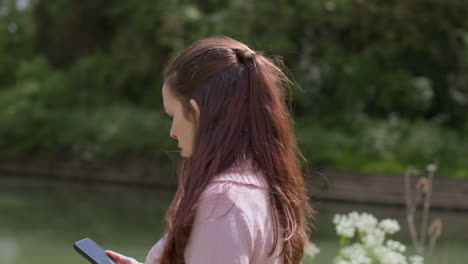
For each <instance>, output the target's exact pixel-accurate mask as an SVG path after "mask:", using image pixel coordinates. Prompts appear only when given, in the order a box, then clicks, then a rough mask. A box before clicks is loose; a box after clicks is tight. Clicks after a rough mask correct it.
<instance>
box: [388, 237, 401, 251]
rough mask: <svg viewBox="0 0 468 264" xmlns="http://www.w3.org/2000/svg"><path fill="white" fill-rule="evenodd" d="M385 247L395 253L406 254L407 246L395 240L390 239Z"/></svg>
mask: <svg viewBox="0 0 468 264" xmlns="http://www.w3.org/2000/svg"><path fill="white" fill-rule="evenodd" d="M385 245H387V247H388V248H390V249H391V250H394V251H398V252H405V251H406V247H405V245H403V244H402V243H400V242H398V241H395V240H391V239H389V240H387V242H386V243H385Z"/></svg>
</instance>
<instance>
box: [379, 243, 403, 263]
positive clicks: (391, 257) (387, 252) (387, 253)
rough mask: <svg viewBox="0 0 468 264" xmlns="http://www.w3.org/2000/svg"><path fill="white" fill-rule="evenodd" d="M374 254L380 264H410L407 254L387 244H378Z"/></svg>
mask: <svg viewBox="0 0 468 264" xmlns="http://www.w3.org/2000/svg"><path fill="white" fill-rule="evenodd" d="M374 255H375V256H376V257H377V259H378V261H379V263H380V264H408V262H407V261H406V258H405V256H403V255H402V254H401V253H399V252H395V251H393V250H392V249H390V248H388V247H385V246H378V247H376V248H375V249H374Z"/></svg>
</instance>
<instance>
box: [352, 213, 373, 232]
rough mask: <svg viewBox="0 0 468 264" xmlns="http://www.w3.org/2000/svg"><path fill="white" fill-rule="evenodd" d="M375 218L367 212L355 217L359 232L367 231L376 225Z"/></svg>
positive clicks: (370, 230)
mask: <svg viewBox="0 0 468 264" xmlns="http://www.w3.org/2000/svg"><path fill="white" fill-rule="evenodd" d="M377 222H378V221H377V218H375V217H374V216H373V215H371V214H368V213H362V214H361V215H360V216H359V218H358V219H356V227H357V229H358V230H359V231H360V232H364V233H369V232H372V230H374V229H375V227H376V226H377Z"/></svg>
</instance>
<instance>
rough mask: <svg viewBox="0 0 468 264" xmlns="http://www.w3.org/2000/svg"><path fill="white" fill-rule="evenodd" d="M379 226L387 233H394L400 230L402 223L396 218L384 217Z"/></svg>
mask: <svg viewBox="0 0 468 264" xmlns="http://www.w3.org/2000/svg"><path fill="white" fill-rule="evenodd" d="M379 228H380V229H382V230H383V231H384V232H385V233H387V234H394V233H396V232H398V231H400V225H399V224H398V222H397V221H396V220H394V219H384V220H382V221H380V223H379Z"/></svg>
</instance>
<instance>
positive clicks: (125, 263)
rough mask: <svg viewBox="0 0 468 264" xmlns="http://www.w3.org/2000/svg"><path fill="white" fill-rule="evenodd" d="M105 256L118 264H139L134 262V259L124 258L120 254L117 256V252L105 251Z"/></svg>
mask: <svg viewBox="0 0 468 264" xmlns="http://www.w3.org/2000/svg"><path fill="white" fill-rule="evenodd" d="M105 252H106V254H107V255H108V256H110V257H112V258H113V259H115V260H116V261H118V262H119V263H120V264H140V263H139V262H138V261H136V260H135V259H134V258H130V257H127V256H124V255H122V254H119V253H117V252H114V251H111V250H106V251H105Z"/></svg>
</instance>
